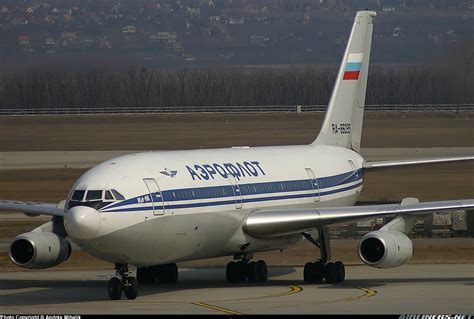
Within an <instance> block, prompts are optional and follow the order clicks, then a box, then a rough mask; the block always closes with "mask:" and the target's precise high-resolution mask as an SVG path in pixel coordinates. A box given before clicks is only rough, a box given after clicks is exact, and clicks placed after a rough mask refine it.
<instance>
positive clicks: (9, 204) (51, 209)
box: [0, 200, 64, 216]
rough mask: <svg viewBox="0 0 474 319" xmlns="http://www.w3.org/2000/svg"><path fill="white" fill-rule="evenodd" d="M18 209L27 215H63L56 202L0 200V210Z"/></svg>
mask: <svg viewBox="0 0 474 319" xmlns="http://www.w3.org/2000/svg"><path fill="white" fill-rule="evenodd" d="M1 210H4V211H19V212H22V213H25V214H27V215H31V216H36V215H50V216H64V208H62V207H60V205H58V204H47V203H36V202H25V201H12V200H0V211H1Z"/></svg>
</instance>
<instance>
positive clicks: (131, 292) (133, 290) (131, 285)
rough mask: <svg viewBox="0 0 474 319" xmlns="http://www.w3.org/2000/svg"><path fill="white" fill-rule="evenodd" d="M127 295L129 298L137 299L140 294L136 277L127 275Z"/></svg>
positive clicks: (125, 287)
mask: <svg viewBox="0 0 474 319" xmlns="http://www.w3.org/2000/svg"><path fill="white" fill-rule="evenodd" d="M124 290H125V296H126V297H127V299H128V300H135V299H136V298H137V296H138V281H137V279H136V278H135V277H127V279H125V283H124Z"/></svg>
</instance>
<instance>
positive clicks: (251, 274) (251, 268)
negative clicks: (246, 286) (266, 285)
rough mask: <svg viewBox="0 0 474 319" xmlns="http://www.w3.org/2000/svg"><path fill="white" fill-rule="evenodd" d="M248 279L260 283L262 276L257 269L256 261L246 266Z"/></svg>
mask: <svg viewBox="0 0 474 319" xmlns="http://www.w3.org/2000/svg"><path fill="white" fill-rule="evenodd" d="M245 268H246V277H247V280H248V281H249V282H257V281H260V280H259V279H260V276H259V273H258V269H257V263H256V262H255V261H251V262H249V263H248V264H247V265H246V267H245Z"/></svg>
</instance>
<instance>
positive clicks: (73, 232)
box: [64, 206, 100, 239]
mask: <svg viewBox="0 0 474 319" xmlns="http://www.w3.org/2000/svg"><path fill="white" fill-rule="evenodd" d="M64 225H65V227H66V231H67V233H68V234H69V235H70V236H71V237H72V238H77V239H92V238H94V237H95V236H96V235H97V233H98V232H99V230H100V215H99V212H98V211H97V210H95V209H94V208H91V207H87V206H75V207H73V208H71V209H69V210H68V211H67V212H66V214H64Z"/></svg>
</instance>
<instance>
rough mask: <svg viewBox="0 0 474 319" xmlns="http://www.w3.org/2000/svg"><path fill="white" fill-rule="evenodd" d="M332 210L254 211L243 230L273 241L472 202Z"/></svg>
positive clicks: (471, 201)
mask: <svg viewBox="0 0 474 319" xmlns="http://www.w3.org/2000/svg"><path fill="white" fill-rule="evenodd" d="M408 202H409V203H406V202H404V201H402V203H400V204H386V205H370V206H350V207H331V208H315V209H293V210H291V209H281V210H280V209H278V210H277V209H275V210H271V209H265V210H257V211H253V212H252V213H250V214H249V216H248V217H247V219H246V220H245V223H244V226H243V227H244V231H245V232H246V233H247V234H249V235H251V236H253V237H256V238H272V237H278V236H284V235H290V234H297V233H302V232H305V231H309V230H311V229H314V228H317V227H319V226H325V225H331V224H338V223H341V222H348V221H355V220H359V219H366V218H373V217H380V216H390V215H400V214H401V215H405V214H406V215H416V214H419V215H423V214H427V213H434V212H438V211H443V212H445V211H451V210H459V209H471V208H474V199H465V200H449V201H436V202H424V203H419V202H417V200H415V202H413V201H408Z"/></svg>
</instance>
